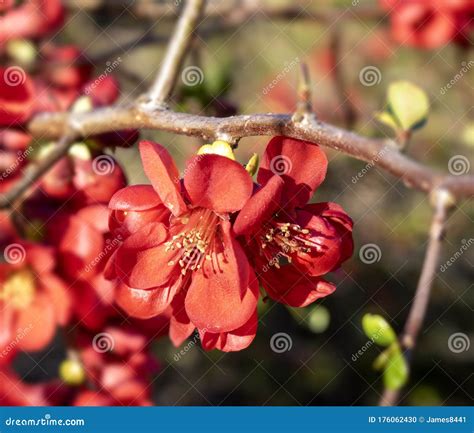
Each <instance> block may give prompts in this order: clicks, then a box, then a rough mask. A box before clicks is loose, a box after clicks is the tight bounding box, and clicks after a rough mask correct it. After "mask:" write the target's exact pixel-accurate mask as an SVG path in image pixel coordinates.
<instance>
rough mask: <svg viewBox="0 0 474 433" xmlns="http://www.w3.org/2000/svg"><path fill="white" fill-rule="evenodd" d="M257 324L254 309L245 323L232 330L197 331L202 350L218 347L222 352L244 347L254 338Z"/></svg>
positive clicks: (235, 350)
mask: <svg viewBox="0 0 474 433" xmlns="http://www.w3.org/2000/svg"><path fill="white" fill-rule="evenodd" d="M257 325H258V316H257V311H255V312H254V314H252V316H251V317H250V319H249V320H248V321H247V323H245V324H244V325H242V326H241V327H240V328H238V329H235V330H234V331H229V332H222V333H220V334H214V333H212V332H206V331H199V336H200V339H201V344H202V347H203V348H204V350H212V349H218V350H222V351H223V352H237V351H239V350H243V349H246V348H247V347H248V346H250V344H251V343H252V341H253V340H254V338H255V335H256V333H257Z"/></svg>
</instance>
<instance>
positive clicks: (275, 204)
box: [234, 176, 284, 236]
mask: <svg viewBox="0 0 474 433" xmlns="http://www.w3.org/2000/svg"><path fill="white" fill-rule="evenodd" d="M283 186H284V181H283V179H282V178H281V177H280V176H273V177H272V178H270V180H269V181H268V182H267V183H266V184H265V185H264V186H263V187H262V188H261V189H260V190H259V191H257V192H256V193H255V194H254V195H253V196H252V197H251V198H250V199H249V200H248V201H247V203H246V204H245V206H244V207H243V208H242V210H241V211H240V212H239V214H238V215H237V218H236V220H235V222H234V232H235V234H236V236H241V235H246V234H249V233H252V232H256V231H257V230H258V229H260V228H261V226H262V224H263V223H264V222H265V221H267V220H269V219H270V218H271V217H272V215H273V213H274V212H275V211H276V210H278V209H279V207H280V199H281V192H282V190H283Z"/></svg>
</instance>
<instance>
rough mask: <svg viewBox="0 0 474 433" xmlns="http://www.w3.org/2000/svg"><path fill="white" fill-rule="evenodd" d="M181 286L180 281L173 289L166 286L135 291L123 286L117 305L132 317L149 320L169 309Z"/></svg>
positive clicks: (118, 294) (121, 286)
mask: <svg viewBox="0 0 474 433" xmlns="http://www.w3.org/2000/svg"><path fill="white" fill-rule="evenodd" d="M180 286H181V281H180V279H178V280H177V281H176V282H175V283H174V284H173V285H172V286H171V287H166V286H165V287H157V288H153V289H147V290H144V289H134V288H132V287H128V286H126V285H125V284H121V285H120V286H119V288H118V291H117V304H118V305H119V306H120V307H121V308H122V309H124V310H125V311H126V312H127V314H129V315H130V316H132V317H137V318H139V319H149V318H151V317H155V316H157V315H158V314H161V313H163V312H164V311H165V310H166V309H167V308H168V306H169V305H170V304H171V301H172V300H173V298H174V296H175V294H176V291H177V290H178V289H179V288H180Z"/></svg>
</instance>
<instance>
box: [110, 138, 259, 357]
mask: <svg viewBox="0 0 474 433" xmlns="http://www.w3.org/2000/svg"><path fill="white" fill-rule="evenodd" d="M140 152H141V156H142V161H143V165H144V168H145V172H146V174H147V176H148V178H149V179H150V181H151V183H152V187H153V190H152V189H151V188H150V187H146V186H136V187H129V188H126V189H125V190H122V191H119V192H118V193H117V194H116V195H115V196H114V197H113V199H112V200H111V203H110V207H111V219H110V221H111V229H112V230H114V231H117V230H122V233H124V234H125V235H128V234H129V237H128V238H127V239H126V240H125V242H124V243H123V245H122V246H121V247H120V248H119V249H118V250H117V253H116V254H115V256H114V258H113V260H112V263H111V266H110V269H109V272H108V275H109V276H110V277H113V276H116V277H118V278H119V279H120V280H121V281H123V283H124V284H125V285H124V286H122V289H121V292H120V293H119V298H118V303H119V305H121V306H122V308H124V309H125V310H126V311H127V312H129V313H130V314H132V315H133V316H136V317H142V318H147V317H153V316H156V315H157V314H160V313H162V312H164V311H171V320H170V337H171V339H172V341H173V343H174V344H176V345H179V344H181V343H182V342H183V341H184V340H185V339H186V338H187V337H188V336H189V335H190V334H191V333H192V332H193V330H194V329H195V328H197V329H198V331H199V333H200V334H201V336H202V339H203V342H204V341H205V342H206V343H205V344H203V345H204V347H205V348H206V349H210V348H213V347H217V348H220V349H221V350H240V349H242V348H244V347H246V346H247V345H248V344H250V342H251V340H252V339H253V337H254V335H255V330H256V315H255V310H256V303H257V298H258V284H257V281H256V278H255V276H254V274H253V271H252V270H251V268H250V266H249V263H248V260H247V257H246V256H245V254H244V252H243V250H242V248H241V246H240V245H239V243H238V242H237V241H236V239H235V237H234V235H233V232H232V227H231V222H230V215H231V214H232V213H234V212H236V211H239V210H240V209H241V208H242V207H243V206H244V204H245V202H246V201H247V200H248V198H249V197H250V195H251V192H252V182H251V178H250V176H249V175H248V173H247V172H246V171H245V170H244V169H243V168H242V167H241V166H240V165H239V164H238V163H236V162H235V161H232V160H230V159H228V158H226V157H223V156H220V155H198V156H195V157H193V158H192V159H191V160H190V161H189V162H188V165H187V168H186V170H185V175H184V179H183V181H182V182H181V180H180V176H179V172H178V169H177V168H176V166H175V164H174V161H173V160H172V158H171V156H170V155H169V153H168V152H167V150H166V149H165V148H163V147H162V146H160V145H158V144H155V143H152V142H142V143H140ZM228 179H232V192H231V193H229V192H230V191H229V188H228Z"/></svg>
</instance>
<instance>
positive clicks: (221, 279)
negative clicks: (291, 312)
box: [185, 222, 258, 333]
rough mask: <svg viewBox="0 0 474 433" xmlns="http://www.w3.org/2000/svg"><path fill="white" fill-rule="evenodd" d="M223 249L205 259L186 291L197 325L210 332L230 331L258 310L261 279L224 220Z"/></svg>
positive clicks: (191, 317)
mask: <svg viewBox="0 0 474 433" xmlns="http://www.w3.org/2000/svg"><path fill="white" fill-rule="evenodd" d="M222 225H223V226H224V227H223V244H224V249H223V251H220V252H216V253H214V254H213V257H212V258H211V260H205V261H204V263H203V268H202V271H201V272H196V273H195V274H194V275H193V279H192V281H191V285H190V287H189V290H188V293H187V295H186V300H185V306H186V312H187V314H188V316H189V318H190V319H191V322H193V323H194V324H195V325H196V327H198V328H200V329H201V330H205V331H208V332H217V333H220V332H226V331H232V330H234V329H237V328H239V327H240V326H242V325H243V324H244V323H246V322H247V320H248V319H249V317H250V316H251V315H252V313H253V312H254V310H255V307H256V305H257V299H258V283H257V280H256V278H255V275H254V274H253V271H251V269H250V266H249V263H248V261H247V257H246V256H245V253H244V252H243V251H242V248H241V247H240V245H239V244H238V243H237V241H236V240H235V239H234V238H233V237H232V235H231V234H230V227H229V226H230V224H229V223H228V222H227V224H224V223H223V224H222Z"/></svg>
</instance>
